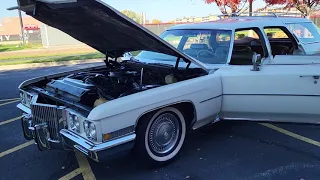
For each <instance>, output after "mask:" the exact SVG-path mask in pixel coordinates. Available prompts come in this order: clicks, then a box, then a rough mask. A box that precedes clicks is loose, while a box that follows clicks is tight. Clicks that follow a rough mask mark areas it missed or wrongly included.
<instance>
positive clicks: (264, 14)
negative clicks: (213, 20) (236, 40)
mask: <svg viewBox="0 0 320 180" xmlns="http://www.w3.org/2000/svg"><path fill="white" fill-rule="evenodd" d="M248 16H249V17H274V18H277V17H282V16H291V17H292V16H294V17H304V18H305V17H306V16H305V15H304V14H302V13H289V12H283V13H282V12H252V13H249V12H241V13H231V14H222V15H218V17H219V18H220V19H222V18H230V17H232V18H241V17H248Z"/></svg>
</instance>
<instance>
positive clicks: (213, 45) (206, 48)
mask: <svg viewBox="0 0 320 180" xmlns="http://www.w3.org/2000/svg"><path fill="white" fill-rule="evenodd" d="M231 34H232V31H231V30H199V31H197V33H190V34H188V35H186V36H184V37H183V41H184V42H185V43H184V45H183V47H181V48H182V50H183V52H184V53H185V54H187V55H189V56H192V57H194V58H196V59H198V60H200V61H201V62H203V63H208V64H225V63H226V62H227V60H228V57H229V56H228V55H229V50H230V43H231Z"/></svg>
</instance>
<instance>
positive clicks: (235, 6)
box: [121, 0, 320, 24]
mask: <svg viewBox="0 0 320 180" xmlns="http://www.w3.org/2000/svg"><path fill="white" fill-rule="evenodd" d="M203 1H204V2H205V3H206V4H216V5H217V6H218V8H219V10H220V11H221V13H222V14H228V12H231V13H239V12H242V11H243V10H244V9H245V8H247V7H249V13H251V12H252V3H253V2H254V1H255V0H203ZM264 1H265V3H266V7H265V8H267V7H270V6H275V5H281V6H282V7H283V9H290V8H296V9H297V10H298V11H300V12H301V13H302V14H303V15H304V16H306V17H307V18H309V17H310V15H311V14H312V13H314V12H317V11H320V7H319V5H320V0H264ZM247 4H248V6H247ZM265 8H263V9H265ZM121 12H122V13H123V14H125V15H126V16H128V17H129V18H131V19H133V20H134V21H136V22H137V23H142V21H143V19H142V18H143V16H142V14H139V13H136V12H134V11H132V10H123V11H121ZM146 23H147V24H149V23H150V24H159V23H161V21H160V20H158V19H153V20H151V22H149V21H146Z"/></svg>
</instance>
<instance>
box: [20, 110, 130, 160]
mask: <svg viewBox="0 0 320 180" xmlns="http://www.w3.org/2000/svg"><path fill="white" fill-rule="evenodd" d="M21 122H22V129H23V134H24V137H25V138H26V139H28V140H31V139H34V140H35V143H36V144H37V146H38V148H39V150H41V151H44V150H49V149H64V150H73V149H76V150H78V151H80V152H82V153H83V154H85V155H86V156H87V157H89V158H91V159H92V160H94V161H96V162H100V161H103V160H105V159H108V158H110V156H112V155H115V154H118V153H121V152H126V151H128V150H131V149H132V148H133V146H134V140H135V138H136V134H134V133H133V134H129V135H126V136H123V137H120V138H118V139H115V140H112V141H108V142H104V143H100V144H96V143H94V142H91V141H89V140H87V139H85V138H83V137H82V136H80V135H78V134H76V133H74V132H72V131H70V130H68V129H62V130H60V131H59V134H60V140H51V139H50V134H49V131H48V126H47V124H45V123H43V124H37V125H33V123H32V116H31V115H30V114H25V115H24V116H23V117H22V119H21Z"/></svg>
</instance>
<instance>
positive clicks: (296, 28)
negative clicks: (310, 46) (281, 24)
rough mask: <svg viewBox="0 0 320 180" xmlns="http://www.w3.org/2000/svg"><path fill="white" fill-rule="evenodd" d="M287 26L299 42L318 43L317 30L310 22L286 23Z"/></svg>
mask: <svg viewBox="0 0 320 180" xmlns="http://www.w3.org/2000/svg"><path fill="white" fill-rule="evenodd" d="M287 26H288V29H290V30H291V31H292V32H293V33H294V34H295V35H296V36H297V38H298V39H299V40H300V41H301V42H304V43H312V42H319V41H320V33H319V30H318V28H317V27H316V25H315V24H313V23H312V22H302V23H287Z"/></svg>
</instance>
